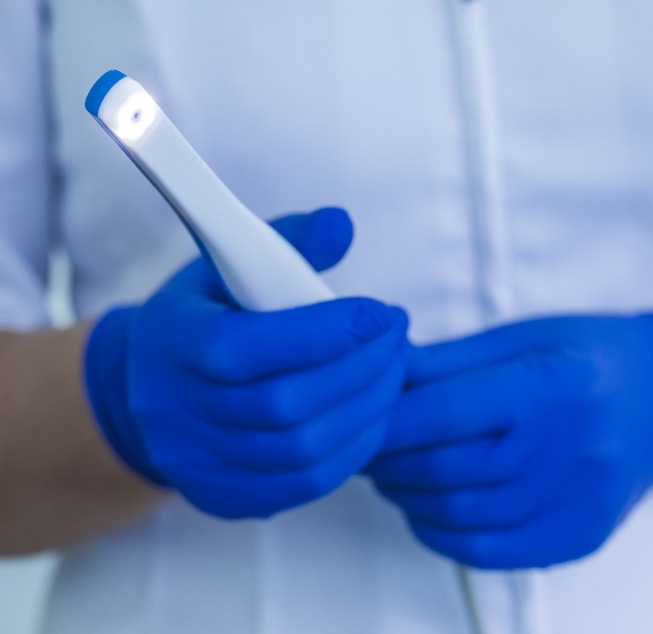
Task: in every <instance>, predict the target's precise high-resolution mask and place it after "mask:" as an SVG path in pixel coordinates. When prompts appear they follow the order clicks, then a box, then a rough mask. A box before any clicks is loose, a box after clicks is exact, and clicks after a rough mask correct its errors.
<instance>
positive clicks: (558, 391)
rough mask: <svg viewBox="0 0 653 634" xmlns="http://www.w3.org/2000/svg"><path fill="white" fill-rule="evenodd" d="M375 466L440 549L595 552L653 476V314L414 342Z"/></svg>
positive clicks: (507, 564) (490, 561) (492, 557)
mask: <svg viewBox="0 0 653 634" xmlns="http://www.w3.org/2000/svg"><path fill="white" fill-rule="evenodd" d="M408 381H409V385H408V387H407V389H406V391H405V393H404V395H403V396H402V398H401V399H400V401H399V403H398V405H397V406H396V408H395V410H394V413H393V415H392V418H391V424H390V429H389V434H388V438H387V440H386V443H385V446H384V449H383V450H382V452H381V455H380V456H379V457H378V458H377V459H376V460H375V461H374V462H373V463H372V464H371V465H370V466H369V468H368V473H369V474H370V475H371V476H372V477H373V478H374V479H375V482H376V484H377V486H378V488H379V489H380V491H381V492H382V493H383V495H385V496H386V497H387V498H389V499H390V500H391V501H392V502H394V503H395V504H397V505H398V506H399V507H400V508H401V509H402V510H403V511H404V512H405V514H406V515H407V517H408V520H409V522H410V525H411V527H412V529H413V531H414V533H415V534H416V536H417V537H418V538H419V539H420V540H421V541H422V542H423V543H424V544H426V545H427V546H428V547H430V548H432V549H434V550H436V551H438V552H440V553H443V554H445V555H447V556H450V557H452V558H454V559H456V560H458V561H460V562H462V563H465V564H469V565H472V566H477V567H481V568H502V569H509V568H524V567H534V566H548V565H551V564H555V563H558V562H564V561H568V560H572V559H576V558H580V557H582V556H584V555H587V554H588V553H590V552H592V551H594V550H595V549H597V548H598V547H599V546H600V545H601V544H602V543H603V542H604V541H605V540H606V539H607V538H608V536H609V535H610V534H611V533H612V532H613V531H614V529H615V527H617V526H618V524H619V523H620V522H621V520H623V519H624V517H625V516H626V514H627V513H628V511H629V510H630V509H631V508H632V507H633V505H634V504H635V503H636V502H637V501H638V500H639V499H640V497H641V496H642V495H643V494H644V493H645V492H646V491H647V489H648V488H649V487H650V485H651V481H652V479H653V401H652V400H651V396H650V395H651V394H652V393H653V318H652V317H650V316H641V317H634V318H626V317H568V318H553V319H542V320H537V321H531V322H523V323H518V324H514V325H510V326H506V327H503V328H499V329H496V330H493V331H489V332H486V333H484V334H481V335H478V336H474V337H471V338H468V339H464V340H460V341H453V342H449V343H444V344H441V345H433V346H429V347H425V348H415V349H413V350H412V352H411V357H410V361H409V370H408Z"/></svg>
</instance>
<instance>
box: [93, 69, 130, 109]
mask: <svg viewBox="0 0 653 634" xmlns="http://www.w3.org/2000/svg"><path fill="white" fill-rule="evenodd" d="M125 77H126V75H125V74H124V73H121V72H120V71H119V70H109V71H107V72H106V73H104V75H102V77H100V79H98V80H97V81H96V82H95V83H94V84H93V88H91V90H90V91H89V93H88V96H87V97H86V103H85V104H84V105H85V106H86V110H88V112H90V113H91V114H92V115H93V116H94V117H98V116H99V112H100V106H101V105H102V102H103V101H104V98H105V97H106V96H107V93H108V92H109V91H110V90H111V89H112V88H113V87H114V86H115V85H116V84H117V83H118V82H119V81H120V80H121V79H124V78H125Z"/></svg>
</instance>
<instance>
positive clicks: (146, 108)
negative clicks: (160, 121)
mask: <svg viewBox="0 0 653 634" xmlns="http://www.w3.org/2000/svg"><path fill="white" fill-rule="evenodd" d="M156 116H157V106H156V103H155V101H154V99H152V97H150V95H148V94H147V93H146V92H145V91H144V90H143V91H141V92H137V93H134V94H132V95H130V96H129V97H127V99H125V103H124V104H122V105H121V106H120V108H119V109H118V111H117V112H116V115H115V119H114V121H113V126H112V127H113V132H114V134H115V135H116V136H117V137H118V138H119V139H121V140H122V141H127V142H133V141H137V140H138V139H140V138H141V137H142V136H143V135H144V134H145V133H146V132H147V131H148V130H149V129H150V128H151V127H152V124H153V123H154V122H155V120H156Z"/></svg>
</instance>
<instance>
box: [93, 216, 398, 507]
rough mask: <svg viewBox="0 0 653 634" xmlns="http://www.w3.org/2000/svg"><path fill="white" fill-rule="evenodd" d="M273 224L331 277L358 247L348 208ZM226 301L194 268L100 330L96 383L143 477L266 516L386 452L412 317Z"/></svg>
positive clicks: (204, 266) (360, 306) (108, 425)
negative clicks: (353, 244)
mask: <svg viewBox="0 0 653 634" xmlns="http://www.w3.org/2000/svg"><path fill="white" fill-rule="evenodd" d="M275 226H276V227H277V228H279V230H280V231H281V232H282V233H283V234H285V235H286V236H288V237H289V238H290V239H291V240H292V241H293V242H294V243H295V244H297V245H298V246H299V248H300V249H301V250H302V251H303V253H304V254H305V255H306V256H307V257H308V258H309V259H310V260H311V261H312V262H313V263H314V264H315V265H317V266H318V267H319V268H324V267H326V266H329V265H331V264H333V263H335V262H336V261H338V260H339V259H340V257H341V256H342V255H343V254H344V252H345V251H346V250H347V248H348V245H349V242H350V240H351V224H350V221H349V219H348V217H347V215H346V214H345V213H344V212H342V210H334V209H327V210H322V211H319V212H316V213H315V214H313V215H310V216H304V217H302V216H295V217H292V218H286V219H282V220H281V221H279V222H277V223H276V224H275ZM281 283H283V280H281ZM227 301H228V300H227V296H226V294H225V291H224V287H223V285H222V284H221V283H219V282H218V281H217V279H216V273H215V271H214V270H213V268H212V267H211V266H210V265H209V264H208V263H207V262H205V261H204V260H201V259H200V260H197V261H195V262H193V263H192V264H190V265H189V266H187V267H186V268H184V269H183V270H182V271H181V272H180V273H178V274H177V275H176V276H174V277H173V278H172V279H171V280H170V281H169V282H168V283H167V284H165V285H164V286H163V288H162V289H161V290H159V291H158V292H157V293H155V294H154V296H153V297H152V298H151V299H150V300H148V301H147V302H145V304H144V305H142V306H136V307H128V308H122V309H116V310H113V311H111V312H109V313H108V314H107V315H106V316H104V317H103V318H102V319H101V320H100V321H99V323H98V324H97V326H96V327H95V329H94V330H93V332H92V334H91V337H90V340H89V343H88V347H87V352H86V357H85V375H86V384H87V388H88V394H89V400H90V403H91V405H92V409H93V411H94V413H95V415H96V418H97V420H98V422H99V425H100V427H101V429H102V431H103V432H104V434H105V436H106V438H107V439H108V441H109V443H110V444H111V446H112V447H113V449H114V450H115V451H116V453H117V454H118V455H119V456H120V458H122V460H123V461H124V462H125V463H127V464H128V465H129V466H130V467H132V468H133V469H134V470H136V471H137V472H139V473H140V474H142V475H144V476H145V477H147V478H149V479H150V480H152V481H154V482H157V483H159V484H162V485H164V486H168V487H172V488H174V489H176V490H177V491H179V493H181V494H182V495H183V496H184V497H185V498H186V499H187V500H188V501H190V502H191V503H192V504H194V505H195V506H196V507H198V508H199V509H202V510H204V511H206V512H208V513H210V514H213V515H217V516H220V517H225V518H242V517H267V516H270V515H272V514H274V513H276V512H278V511H281V510H284V509H289V508H291V507H294V506H297V505H300V504H304V503H306V502H309V501H311V500H314V499H316V498H319V497H321V496H324V495H326V494H327V493H329V492H331V491H333V490H334V489H336V488H337V487H339V486H340V485H341V484H342V483H343V482H345V481H346V480H347V479H348V478H349V477H350V476H351V475H353V474H356V473H357V472H358V471H360V469H361V468H362V467H363V466H364V465H365V464H366V463H367V462H368V461H369V460H370V458H371V457H372V456H373V455H374V454H375V453H376V452H377V450H378V449H379V447H380V445H381V444H382V442H383V439H384V437H385V432H386V419H387V413H388V410H389V408H390V407H391V405H392V404H393V403H394V401H395V400H396V399H397V397H398V395H399V393H400V391H401V386H402V383H403V380H404V357H405V351H406V344H405V330H406V316H405V313H404V312H403V311H401V310H399V309H397V308H391V307H388V306H386V305H384V304H382V303H380V302H376V301H374V300H371V299H362V298H361V299H342V300H336V301H332V302H325V303H322V304H315V305H313V306H308V307H304V308H297V309H293V310H286V311H279V312H269V313H253V312H244V311H239V310H234V309H233V308H232V307H230V306H228V305H227V303H226V302H227Z"/></svg>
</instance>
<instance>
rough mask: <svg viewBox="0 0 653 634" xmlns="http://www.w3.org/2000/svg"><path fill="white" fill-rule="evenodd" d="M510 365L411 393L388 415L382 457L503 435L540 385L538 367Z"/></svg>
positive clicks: (464, 375)
mask: <svg viewBox="0 0 653 634" xmlns="http://www.w3.org/2000/svg"><path fill="white" fill-rule="evenodd" d="M531 365H532V368H530V369H529V370H524V369H523V365H522V364H521V363H519V364H515V363H508V364H504V365H500V366H496V367H492V368H485V369H481V370H479V371H477V372H472V373H469V374H463V375H460V376H454V377H451V378H449V379H445V380H442V381H438V382H435V383H429V384H425V385H420V386H418V387H414V388H412V389H410V390H408V391H407V392H405V393H404V395H403V396H402V398H401V399H400V400H399V402H398V403H397V405H396V407H395V408H394V409H393V411H392V415H391V420H390V427H389V430H388V436H387V438H386V442H385V444H384V447H383V449H382V451H381V455H384V454H389V453H395V452H397V451H403V450H406V449H411V448H424V447H427V446H438V445H443V444H448V443H455V442H462V441H469V440H474V439H478V438H479V437H481V436H486V435H489V434H498V433H505V432H508V431H510V430H511V429H512V427H513V426H514V424H515V421H516V420H518V419H520V418H521V417H522V413H523V408H524V407H526V406H528V405H529V404H528V403H527V402H524V401H523V400H522V396H523V394H525V393H527V392H528V393H531V392H532V391H533V390H532V386H533V385H534V384H537V383H538V382H539V381H540V374H539V372H538V371H537V364H531Z"/></svg>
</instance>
